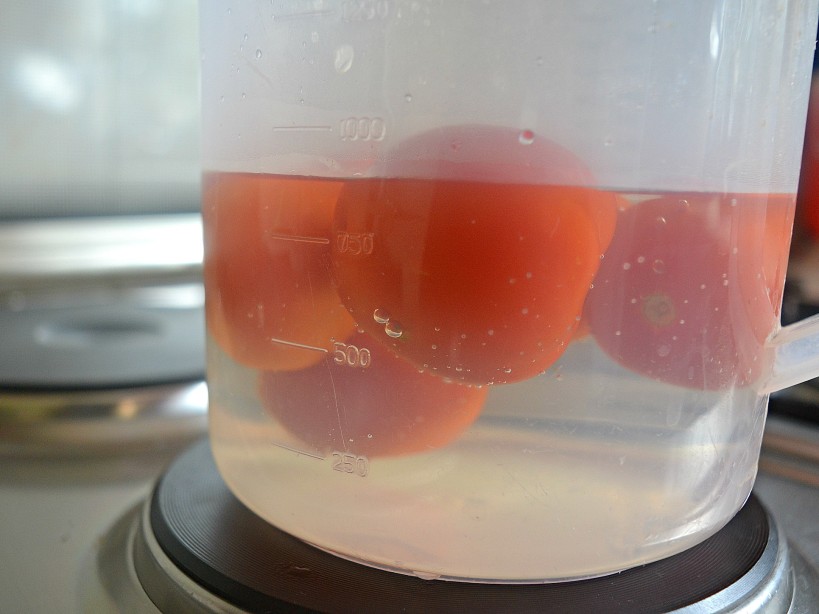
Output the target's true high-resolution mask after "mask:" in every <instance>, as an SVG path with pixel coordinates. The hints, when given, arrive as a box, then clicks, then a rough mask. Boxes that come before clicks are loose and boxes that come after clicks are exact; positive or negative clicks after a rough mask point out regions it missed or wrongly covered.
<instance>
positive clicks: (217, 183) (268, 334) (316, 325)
mask: <svg viewBox="0 0 819 614" xmlns="http://www.w3.org/2000/svg"><path fill="white" fill-rule="evenodd" d="M340 189H341V185H340V183H339V182H337V181H331V180H324V179H304V178H285V177H274V176H269V175H254V174H246V173H241V174H227V173H211V174H208V175H206V176H205V178H204V185H203V218H204V231H205V273H204V277H205V291H206V311H207V321H208V330H209V331H210V332H211V334H212V335H213V337H214V338H215V340H216V342H217V343H218V344H219V345H220V346H221V347H222V348H223V349H224V350H225V351H226V352H227V353H228V354H229V355H230V356H231V357H233V358H234V359H235V360H237V361H238V362H240V363H242V364H245V365H248V366H251V367H255V368H259V369H272V370H291V369H300V368H303V367H306V366H309V365H311V364H315V363H316V362H318V361H319V360H320V359H321V357H322V356H323V350H329V349H331V348H332V343H333V340H334V339H343V338H344V337H345V336H347V335H348V334H350V333H351V332H352V331H353V329H354V322H353V321H352V318H351V317H350V315H349V314H348V313H347V311H346V310H345V309H344V307H342V306H341V304H340V301H339V297H338V294H337V293H336V291H335V289H334V288H333V286H332V284H331V280H330V273H329V267H330V243H331V241H330V226H331V223H332V217H333V210H334V208H335V204H336V200H337V198H338V194H339V191H340ZM311 348H312V349H311Z"/></svg>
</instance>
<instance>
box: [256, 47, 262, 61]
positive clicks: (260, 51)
mask: <svg viewBox="0 0 819 614" xmlns="http://www.w3.org/2000/svg"><path fill="white" fill-rule="evenodd" d="M256 59H257V60H261V59H262V50H261V49H256Z"/></svg>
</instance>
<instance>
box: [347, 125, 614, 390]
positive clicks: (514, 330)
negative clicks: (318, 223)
mask: <svg viewBox="0 0 819 614" xmlns="http://www.w3.org/2000/svg"><path fill="white" fill-rule="evenodd" d="M380 173H381V175H383V176H384V178H378V179H361V180H353V181H349V182H348V183H347V184H346V185H345V187H344V188H343V190H342V192H341V194H340V196H339V202H338V206H337V208H336V215H335V220H334V232H335V235H336V237H337V238H338V239H340V240H341V242H339V243H338V244H337V245H336V249H335V250H334V252H333V264H334V270H335V274H336V277H337V281H338V287H339V295H340V296H341V299H342V302H343V303H344V304H345V306H346V307H347V308H348V309H349V310H350V312H351V313H352V315H353V317H354V318H355V319H356V321H357V322H358V324H359V326H361V327H362V328H364V329H365V330H366V331H367V332H369V333H370V334H371V335H372V336H373V337H375V338H376V339H378V341H379V342H380V343H383V344H386V345H388V346H389V347H391V348H392V349H393V350H394V351H395V352H396V353H397V354H398V355H399V356H401V357H403V358H406V359H408V360H410V361H411V362H412V363H413V364H414V365H415V366H416V367H418V368H421V369H424V370H428V371H430V372H431V373H434V374H437V375H441V376H445V377H448V378H452V379H456V380H460V381H464V382H470V383H475V384H493V383H494V384H501V383H509V382H515V381H520V380H524V379H527V378H529V377H532V376H534V375H537V374H539V373H541V372H543V371H544V370H546V369H547V368H548V367H549V366H550V365H551V364H552V363H553V362H554V361H555V360H556V359H557V358H558V357H559V356H560V355H561V354H562V353H563V351H564V350H565V348H566V345H567V344H568V343H569V341H570V339H571V337H572V334H573V332H574V329H575V327H576V326H577V322H578V320H579V318H580V314H581V311H582V305H583V300H584V298H585V296H586V293H587V291H588V288H589V284H590V282H591V280H592V278H593V277H594V274H595V272H596V271H597V267H598V266H599V263H600V257H601V254H602V253H603V251H604V249H605V246H606V245H607V244H608V242H609V240H610V239H611V236H612V234H613V227H614V222H615V219H616V204H615V199H614V196H613V195H612V194H610V193H605V192H600V191H597V190H594V189H592V188H589V187H587V186H586V185H585V183H588V182H589V181H590V179H589V177H588V173H587V171H585V169H584V167H583V166H582V165H581V164H580V162H578V161H577V159H576V158H575V157H574V156H573V155H572V154H570V153H569V152H567V151H566V150H564V149H562V148H560V147H559V146H557V145H556V144H554V143H550V142H548V141H546V140H544V139H540V138H538V137H537V136H536V135H533V134H531V133H519V132H518V131H513V130H506V129H501V128H492V127H486V126H461V127H453V128H447V129H440V130H435V131H432V132H429V133H426V134H422V135H420V136H418V137H415V138H414V139H411V140H410V141H408V142H406V143H404V144H403V145H400V146H399V147H398V149H397V150H396V151H395V152H393V154H391V155H390V156H388V158H387V160H386V162H383V166H382V168H381V169H380ZM345 237H366V238H367V240H368V249H367V250H354V251H351V250H349V249H348V248H347V247H346V246H345V244H344V243H343V239H344V238H345ZM365 252H366V253H365Z"/></svg>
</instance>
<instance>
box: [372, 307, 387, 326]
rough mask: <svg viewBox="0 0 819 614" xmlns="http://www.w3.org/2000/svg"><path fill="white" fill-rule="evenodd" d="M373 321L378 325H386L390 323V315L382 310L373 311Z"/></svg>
mask: <svg viewBox="0 0 819 614" xmlns="http://www.w3.org/2000/svg"><path fill="white" fill-rule="evenodd" d="M373 320H375V321H376V322H378V323H379V324H386V323H387V322H389V321H390V314H388V313H387V312H386V311H384V310H383V309H376V310H375V311H373Z"/></svg>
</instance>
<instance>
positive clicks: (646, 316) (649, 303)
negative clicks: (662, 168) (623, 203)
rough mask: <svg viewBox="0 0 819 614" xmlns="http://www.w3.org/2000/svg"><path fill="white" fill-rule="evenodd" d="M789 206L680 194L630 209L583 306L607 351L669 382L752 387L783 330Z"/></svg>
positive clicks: (770, 199) (778, 200)
mask: <svg viewBox="0 0 819 614" xmlns="http://www.w3.org/2000/svg"><path fill="white" fill-rule="evenodd" d="M792 202H793V198H792V197H788V196H766V195H723V196H717V195H707V194H678V195H672V196H668V197H662V198H655V199H651V200H647V201H645V202H642V203H640V204H637V205H634V206H632V207H630V208H628V209H625V210H623V211H622V212H621V214H620V219H619V221H618V222H617V231H616V233H615V236H614V239H613V240H612V243H611V245H610V247H609V249H608V251H607V252H606V255H605V259H604V261H603V263H602V265H601V267H600V270H599V271H598V274H597V277H596V278H595V280H594V287H593V289H592V290H591V291H590V292H589V295H588V298H587V301H586V307H585V317H586V319H587V321H588V323H589V326H590V328H591V331H592V334H593V335H594V337H595V339H596V340H597V342H598V343H599V344H600V346H601V348H602V349H603V350H604V351H606V352H607V353H608V354H609V355H610V356H612V357H613V358H614V359H615V360H617V361H618V362H620V363H622V364H623V365H624V366H626V367H628V368H630V369H633V370H635V371H637V372H639V373H642V374H644V375H646V376H648V377H651V378H654V379H657V380H660V381H663V382H667V383H672V384H677V385H681V386H687V387H692V388H700V389H709V390H717V389H724V388H727V387H730V386H734V385H737V386H740V385H745V384H748V383H750V382H751V381H753V380H754V379H755V378H756V377H758V376H759V374H760V373H761V372H762V370H763V368H764V365H765V364H766V360H767V358H766V351H765V349H764V342H765V339H766V337H767V336H768V335H769V334H770V333H771V332H772V331H773V330H774V327H775V326H776V324H777V315H778V310H779V301H780V300H781V287H782V283H783V281H784V278H783V275H784V263H785V262H786V261H787V253H788V245H789V243H788V242H789V237H790V234H789V222H790V220H791V219H792V217H791V216H792V213H793V208H792Z"/></svg>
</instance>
